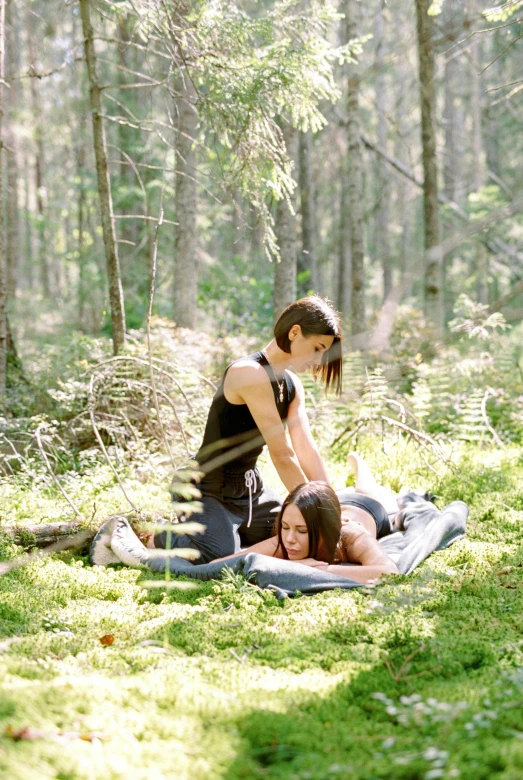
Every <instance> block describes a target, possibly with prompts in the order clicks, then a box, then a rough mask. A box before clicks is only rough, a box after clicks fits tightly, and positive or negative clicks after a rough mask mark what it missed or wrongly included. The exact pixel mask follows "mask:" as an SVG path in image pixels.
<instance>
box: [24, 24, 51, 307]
mask: <svg viewBox="0 0 523 780" xmlns="http://www.w3.org/2000/svg"><path fill="white" fill-rule="evenodd" d="M27 32H28V45H29V59H30V61H31V66H32V67H33V68H35V69H36V67H37V65H36V62H37V47H36V40H35V30H34V17H33V13H32V12H28V14H27ZM29 81H30V90H31V104H32V106H31V107H32V113H33V121H34V142H35V147H36V150H35V167H34V176H35V192H36V212H37V230H36V236H37V245H38V266H39V272H40V284H41V285H42V291H43V294H44V296H45V297H46V298H50V297H51V278H50V277H51V275H50V267H49V266H50V264H49V252H48V246H47V244H48V242H47V202H46V200H47V199H46V190H45V182H44V176H45V162H44V138H43V127H42V105H41V101H40V89H39V83H38V79H36V78H35V77H32V78H30V79H29Z"/></svg>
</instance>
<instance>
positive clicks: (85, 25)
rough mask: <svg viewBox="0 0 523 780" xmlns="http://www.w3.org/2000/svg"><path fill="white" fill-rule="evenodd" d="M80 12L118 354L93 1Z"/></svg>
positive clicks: (119, 322) (119, 310)
mask: <svg viewBox="0 0 523 780" xmlns="http://www.w3.org/2000/svg"><path fill="white" fill-rule="evenodd" d="M80 13H81V17H82V31H83V36H84V45H85V59H86V62H87V73H88V76H89V99H90V105H91V115H92V121H93V143H94V154H95V159H96V175H97V179H98V195H99V198H100V217H101V222H102V233H103V240H104V247H105V258H106V264H107V278H108V281H109V301H110V306H111V322H112V330H113V349H114V354H115V355H117V354H118V352H119V351H120V349H121V348H122V346H123V345H124V344H125V311H124V302H123V290H122V280H121V277H120V264H119V260H118V250H117V244H116V235H115V229H114V216H113V202H112V197H111V184H110V179H109V168H108V166H107V145H106V140H105V128H104V124H103V119H102V93H101V89H100V85H99V84H98V76H97V65H96V52H95V48H94V33H93V27H92V24H91V17H90V0H80Z"/></svg>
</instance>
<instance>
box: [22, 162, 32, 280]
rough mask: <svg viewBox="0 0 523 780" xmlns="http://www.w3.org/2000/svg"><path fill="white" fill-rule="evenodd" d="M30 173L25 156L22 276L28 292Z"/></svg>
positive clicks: (30, 238) (30, 252)
mask: <svg viewBox="0 0 523 780" xmlns="http://www.w3.org/2000/svg"><path fill="white" fill-rule="evenodd" d="M30 192H31V173H30V162H29V160H28V158H27V155H26V156H25V157H24V255H25V262H24V276H25V278H26V279H27V286H28V288H29V289H30V290H32V289H33V286H34V273H33V271H34V268H33V262H34V248H33V223H32V219H31V195H30Z"/></svg>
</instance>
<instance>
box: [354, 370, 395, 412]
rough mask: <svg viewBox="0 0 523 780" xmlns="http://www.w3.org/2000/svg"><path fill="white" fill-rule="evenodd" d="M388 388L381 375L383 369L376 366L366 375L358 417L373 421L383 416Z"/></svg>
mask: <svg viewBox="0 0 523 780" xmlns="http://www.w3.org/2000/svg"><path fill="white" fill-rule="evenodd" d="M388 395H389V388H388V385H387V380H386V379H385V376H384V374H383V369H382V368H381V367H380V366H377V367H376V368H374V369H373V370H372V371H369V372H368V373H367V380H366V382H365V386H364V390H363V397H362V399H361V407H360V417H368V418H370V419H375V418H377V417H379V416H380V415H381V414H383V413H384V412H385V410H386V407H387V402H386V399H387V396H388Z"/></svg>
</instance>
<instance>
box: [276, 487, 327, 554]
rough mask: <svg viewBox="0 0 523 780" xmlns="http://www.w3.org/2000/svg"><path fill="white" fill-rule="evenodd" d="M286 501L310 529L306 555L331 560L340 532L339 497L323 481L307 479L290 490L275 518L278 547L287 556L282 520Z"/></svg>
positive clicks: (308, 529)
mask: <svg viewBox="0 0 523 780" xmlns="http://www.w3.org/2000/svg"><path fill="white" fill-rule="evenodd" d="M289 504H294V505H295V506H297V507H298V509H299V510H300V512H301V514H302V515H303V519H304V520H305V525H306V526H307V531H308V532H309V558H316V559H317V560H320V561H326V562H327V563H332V561H333V560H334V556H335V553H336V548H337V546H338V542H339V539H340V532H341V506H340V502H339V500H338V496H337V495H336V493H335V492H334V490H333V489H332V488H331V486H330V485H327V483H326V482H319V481H318V482H306V483H305V484H304V485H298V487H296V488H294V490H293V491H292V492H291V493H289V495H288V496H287V498H286V499H285V501H284V502H283V504H282V507H281V509H280V513H279V515H278V517H277V518H276V523H275V527H274V530H275V533H276V535H277V537H278V548H277V549H281V551H282V554H283V557H284V558H286V559H287V560H288V559H289V556H288V553H287V550H286V549H285V545H284V544H283V539H282V533H281V523H282V518H283V513H284V512H285V509H286V508H287V507H288V506H289Z"/></svg>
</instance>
